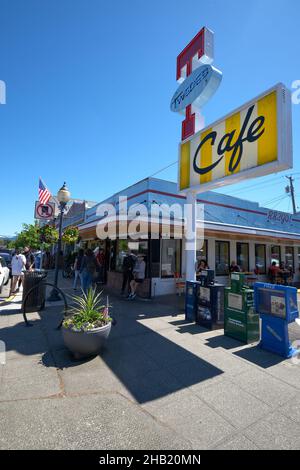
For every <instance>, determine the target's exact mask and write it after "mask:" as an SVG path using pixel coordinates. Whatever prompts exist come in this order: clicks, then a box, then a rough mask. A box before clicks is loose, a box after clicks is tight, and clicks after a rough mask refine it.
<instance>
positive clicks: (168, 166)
mask: <svg viewBox="0 0 300 470" xmlns="http://www.w3.org/2000/svg"><path fill="white" fill-rule="evenodd" d="M177 163H178V160H176V161H175V162H173V163H170V164H169V165H167V166H165V167H164V168H162V169H161V170H158V171H156V172H155V173H153V174H152V175H150V176H148V178H152V177H153V176H155V175H158V173H161V172H162V171H164V170H167V168H170V167H171V166H173V165H175V164H177Z"/></svg>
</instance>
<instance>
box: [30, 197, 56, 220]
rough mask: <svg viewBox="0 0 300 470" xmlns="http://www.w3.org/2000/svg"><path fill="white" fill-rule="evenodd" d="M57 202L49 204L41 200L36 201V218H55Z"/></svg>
mask: <svg viewBox="0 0 300 470" xmlns="http://www.w3.org/2000/svg"><path fill="white" fill-rule="evenodd" d="M54 211H55V204H54V202H47V204H42V203H41V202H40V201H36V203H35V211H34V218H35V219H43V220H50V219H54Z"/></svg>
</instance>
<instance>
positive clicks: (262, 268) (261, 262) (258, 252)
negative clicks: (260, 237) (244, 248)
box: [255, 244, 267, 274]
mask: <svg viewBox="0 0 300 470" xmlns="http://www.w3.org/2000/svg"><path fill="white" fill-rule="evenodd" d="M255 267H257V268H258V272H259V274H266V272H267V269H266V245H260V244H256V245H255Z"/></svg>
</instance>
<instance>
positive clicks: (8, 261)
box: [0, 251, 12, 274]
mask: <svg viewBox="0 0 300 470" xmlns="http://www.w3.org/2000/svg"><path fill="white" fill-rule="evenodd" d="M0 256H1V257H2V258H4V259H5V261H6V265H7V267H8V269H9V273H10V274H11V260H12V255H11V254H10V253H2V252H1V251H0Z"/></svg>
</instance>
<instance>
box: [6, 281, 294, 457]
mask: <svg viewBox="0 0 300 470" xmlns="http://www.w3.org/2000/svg"><path fill="white" fill-rule="evenodd" d="M63 285H64V287H65V288H66V289H67V291H68V292H69V293H70V292H71V288H70V281H63ZM20 300H21V299H20V296H16V297H15V298H14V300H13V301H11V302H5V303H3V304H2V305H1V307H0V339H1V340H2V341H5V343H6V349H7V352H6V365H0V416H1V427H0V448H1V449H257V448H260V449H298V448H300V365H294V364H292V362H291V361H289V360H282V359H281V358H280V357H278V356H275V355H273V354H270V353H267V352H265V351H261V350H260V349H258V348H257V347H256V346H255V345H249V346H245V345H242V344H241V343H239V342H237V341H234V340H231V339H229V338H227V337H225V336H224V335H223V330H219V331H214V332H211V331H207V330H204V329H203V328H201V327H199V326H197V325H195V324H190V323H188V322H186V321H185V320H184V315H183V297H182V298H181V299H180V298H178V297H175V296H173V297H166V298H162V299H160V300H159V301H157V300H155V301H148V302H147V301H139V300H137V301H126V300H123V299H121V298H117V297H110V302H111V303H112V305H113V316H114V317H115V318H116V320H117V325H116V326H115V327H113V328H112V333H111V336H110V338H109V341H108V344H107V347H106V349H105V350H104V351H103V353H102V354H101V356H98V357H96V358H93V359H90V360H88V361H82V362H78V361H74V360H73V359H72V357H71V356H70V354H69V352H68V351H67V350H66V349H65V348H64V345H63V341H62V337H61V331H60V330H57V329H56V327H57V325H58V324H59V322H60V320H61V318H62V309H63V306H62V305H61V304H59V305H56V306H52V305H51V306H48V305H47V308H46V309H45V310H44V311H43V312H41V313H40V314H39V313H30V314H28V318H29V320H30V321H31V322H32V326H31V327H25V326H24V322H23V317H22V315H21V314H20ZM298 328H299V327H298ZM292 335H293V336H294V337H295V338H296V337H297V335H298V336H300V329H299V334H298V332H297V330H296V327H293V331H292Z"/></svg>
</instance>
